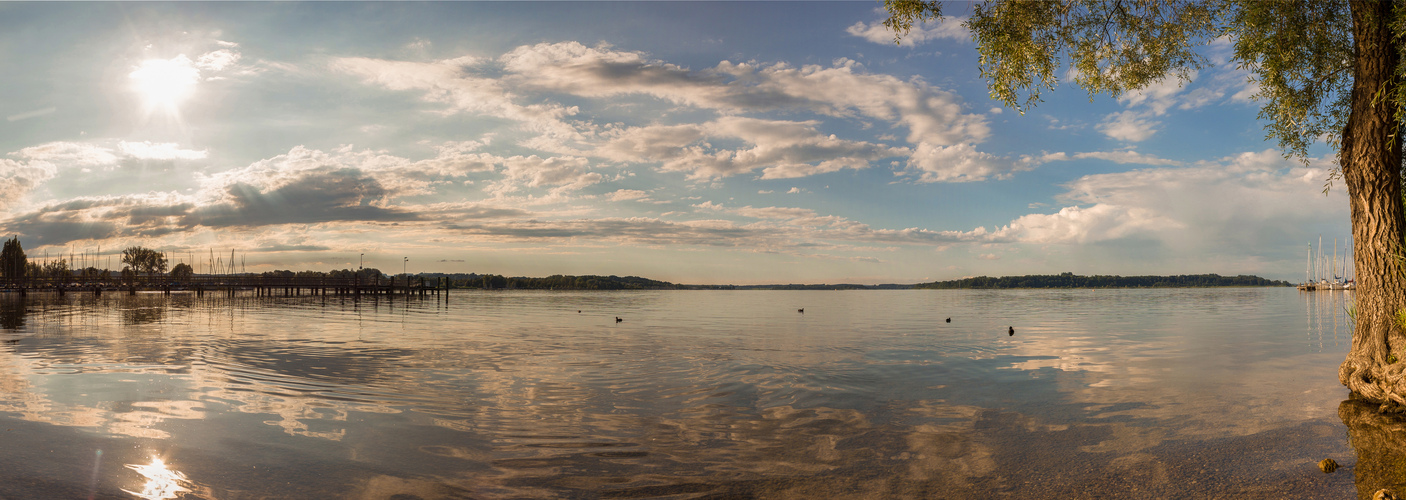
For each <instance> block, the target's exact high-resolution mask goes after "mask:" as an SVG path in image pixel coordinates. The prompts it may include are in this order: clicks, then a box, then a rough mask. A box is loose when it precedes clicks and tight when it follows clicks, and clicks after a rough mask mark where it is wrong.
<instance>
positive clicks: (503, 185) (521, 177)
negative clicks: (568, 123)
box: [485, 155, 605, 196]
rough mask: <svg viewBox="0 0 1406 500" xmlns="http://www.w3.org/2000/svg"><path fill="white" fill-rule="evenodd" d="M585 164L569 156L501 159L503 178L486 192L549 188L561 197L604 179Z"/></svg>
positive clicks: (585, 162)
mask: <svg viewBox="0 0 1406 500" xmlns="http://www.w3.org/2000/svg"><path fill="white" fill-rule="evenodd" d="M587 165H588V161H587V160H586V159H585V158H579V157H570V156H554V157H549V158H539V157H537V156H536V155H532V156H525V157H524V156H513V157H510V158H504V159H503V171H502V173H503V176H504V178H503V179H502V180H500V181H498V182H496V183H494V184H493V185H492V186H491V187H490V188H488V189H486V190H485V191H489V192H491V193H493V194H495V195H498V196H502V195H504V194H507V193H511V192H514V191H518V190H519V189H521V188H522V187H550V188H552V192H553V193H554V194H561V193H565V192H569V191H576V190H579V189H581V188H584V187H586V186H589V185H591V184H596V183H599V182H601V181H603V180H605V178H604V176H602V175H601V174H599V173H596V172H589V171H587V170H586V167H587Z"/></svg>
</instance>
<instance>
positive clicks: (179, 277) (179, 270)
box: [171, 262, 195, 281]
mask: <svg viewBox="0 0 1406 500" xmlns="http://www.w3.org/2000/svg"><path fill="white" fill-rule="evenodd" d="M191 276H195V268H193V267H190V264H186V263H184V262H182V263H180V264H176V267H173V268H171V277H172V278H175V279H176V281H189V280H190V278H191Z"/></svg>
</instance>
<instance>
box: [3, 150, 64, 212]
mask: <svg viewBox="0 0 1406 500" xmlns="http://www.w3.org/2000/svg"><path fill="white" fill-rule="evenodd" d="M57 173H58V169H57V168H55V167H54V165H53V164H52V163H48V162H42V161H39V162H34V161H31V162H18V161H14V160H10V159H6V158H0V210H5V209H8V208H10V207H11V206H13V205H14V204H15V203H16V202H18V201H19V200H20V198H22V197H23V196H24V195H26V194H28V193H29V192H30V190H32V189H34V188H35V187H36V186H38V185H40V184H42V183H44V181H47V180H49V179H52V178H54V176H55V175H56V174H57Z"/></svg>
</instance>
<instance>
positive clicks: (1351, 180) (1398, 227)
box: [1338, 0, 1406, 409]
mask: <svg viewBox="0 0 1406 500" xmlns="http://www.w3.org/2000/svg"><path fill="white" fill-rule="evenodd" d="M1350 5H1351V8H1352V24H1353V44H1354V47H1353V49H1354V52H1355V60H1354V68H1353V87H1352V109H1351V112H1350V115H1349V116H1348V120H1347V126H1346V127H1345V128H1344V129H1343V140H1342V151H1341V153H1340V157H1339V160H1340V161H1341V166H1342V173H1343V180H1344V182H1345V183H1346V184H1347V193H1348V199H1349V200H1350V203H1351V206H1352V241H1353V248H1354V249H1355V250H1354V252H1353V263H1354V265H1355V266H1356V271H1357V277H1356V280H1357V284H1356V288H1357V291H1356V297H1355V304H1354V307H1355V308H1356V311H1357V315H1356V320H1357V326H1356V329H1355V330H1354V331H1353V334H1352V350H1351V351H1349V352H1348V354H1347V359H1345V360H1344V361H1343V364H1342V366H1341V367H1339V368H1338V380H1339V381H1341V382H1342V383H1343V385H1346V386H1347V387H1348V388H1349V389H1351V390H1352V392H1353V393H1355V394H1356V395H1357V396H1358V397H1359V398H1362V399H1364V400H1367V401H1371V402H1374V403H1378V404H1381V405H1382V409H1388V408H1406V374H1403V372H1406V335H1403V331H1402V326H1401V325H1400V324H1398V320H1397V318H1398V315H1402V314H1406V311H1403V309H1402V308H1403V306H1406V268H1403V258H1406V256H1403V254H1402V236H1403V233H1402V230H1403V227H1406V219H1403V212H1402V197H1401V137H1400V135H1399V134H1398V133H1397V132H1398V130H1399V128H1398V124H1397V122H1396V119H1395V116H1394V114H1393V111H1394V106H1393V104H1392V103H1393V101H1394V99H1393V98H1394V96H1395V95H1396V91H1397V85H1398V82H1397V81H1396V76H1395V74H1394V73H1395V70H1396V67H1397V64H1398V59H1399V56H1398V52H1397V46H1396V42H1395V40H1394V39H1393V37H1392V33H1391V26H1390V25H1391V21H1392V6H1393V3H1392V2H1381V1H1375V0H1352V1H1351V2H1350ZM1400 317H1402V318H1406V316H1400Z"/></svg>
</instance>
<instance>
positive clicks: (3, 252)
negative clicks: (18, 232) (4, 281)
mask: <svg viewBox="0 0 1406 500" xmlns="http://www.w3.org/2000/svg"><path fill="white" fill-rule="evenodd" d="M27 263H28V260H27V259H26V258H25V255H24V247H23V246H21V245H20V237H19V236H15V237H12V238H10V239H9V240H6V241H5V246H4V248H3V249H0V277H4V278H22V277H24V275H25V269H26V268H27V267H28V266H27V265H26V264H27Z"/></svg>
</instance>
